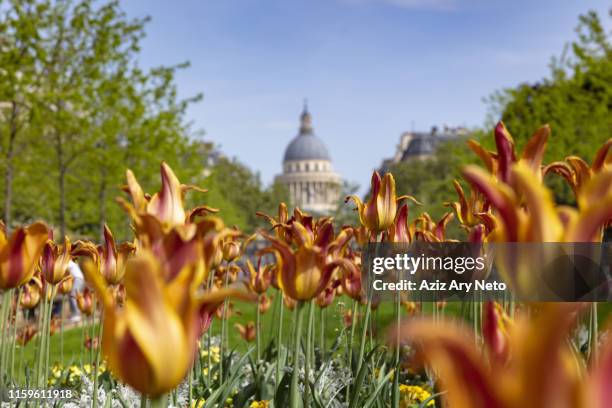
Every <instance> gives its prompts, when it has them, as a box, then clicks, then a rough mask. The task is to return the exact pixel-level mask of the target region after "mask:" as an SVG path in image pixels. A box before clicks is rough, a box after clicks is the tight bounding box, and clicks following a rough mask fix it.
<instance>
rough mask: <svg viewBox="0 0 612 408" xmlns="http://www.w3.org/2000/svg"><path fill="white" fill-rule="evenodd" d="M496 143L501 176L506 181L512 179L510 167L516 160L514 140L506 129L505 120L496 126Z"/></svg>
mask: <svg viewBox="0 0 612 408" xmlns="http://www.w3.org/2000/svg"><path fill="white" fill-rule="evenodd" d="M495 144H496V145H497V156H498V158H497V160H498V165H499V178H500V179H501V180H502V181H504V182H506V183H507V182H509V181H510V168H511V167H512V164H513V163H514V162H516V156H515V154H514V140H513V139H512V136H511V135H510V132H508V129H506V126H505V125H504V122H501V121H500V122H499V123H498V124H497V126H495Z"/></svg>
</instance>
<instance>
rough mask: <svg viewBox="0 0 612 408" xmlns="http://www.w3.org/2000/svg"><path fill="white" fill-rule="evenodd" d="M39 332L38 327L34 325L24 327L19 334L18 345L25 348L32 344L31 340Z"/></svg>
mask: <svg viewBox="0 0 612 408" xmlns="http://www.w3.org/2000/svg"><path fill="white" fill-rule="evenodd" d="M37 332H38V331H37V330H36V327H35V326H34V325H33V324H28V325H27V326H24V327H23V328H21V329H20V330H19V331H18V332H17V339H16V340H17V343H18V344H20V345H22V346H25V345H26V344H28V343H29V342H30V340H32V339H33V338H34V336H36V333H37Z"/></svg>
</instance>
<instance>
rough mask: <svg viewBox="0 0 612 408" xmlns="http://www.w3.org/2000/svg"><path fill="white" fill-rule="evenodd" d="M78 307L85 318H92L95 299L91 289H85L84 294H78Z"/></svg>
mask: <svg viewBox="0 0 612 408" xmlns="http://www.w3.org/2000/svg"><path fill="white" fill-rule="evenodd" d="M76 301H77V306H78V308H79V310H80V311H81V313H83V314H84V315H85V316H90V315H91V313H92V312H93V304H94V298H93V295H92V293H91V291H90V290H89V288H87V287H86V288H85V289H83V292H80V293H77V294H76Z"/></svg>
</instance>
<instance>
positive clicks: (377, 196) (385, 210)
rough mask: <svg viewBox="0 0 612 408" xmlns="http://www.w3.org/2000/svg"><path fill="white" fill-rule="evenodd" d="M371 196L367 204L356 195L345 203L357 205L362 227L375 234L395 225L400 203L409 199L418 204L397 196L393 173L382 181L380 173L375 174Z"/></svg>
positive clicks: (347, 198) (386, 175)
mask: <svg viewBox="0 0 612 408" xmlns="http://www.w3.org/2000/svg"><path fill="white" fill-rule="evenodd" d="M370 194H371V196H370V199H369V200H368V202H367V203H365V204H364V203H363V202H362V201H361V199H360V198H359V197H358V196H356V195H352V196H348V197H346V199H345V201H348V200H353V202H354V203H355V204H356V205H357V211H358V212H359V220H360V221H361V225H363V226H364V227H366V228H367V229H368V231H370V233H374V234H377V233H379V232H382V231H384V230H386V229H387V228H389V227H390V226H391V225H392V224H393V221H394V220H395V215H396V212H397V203H398V202H399V201H401V200H403V199H404V198H409V199H411V200H413V201H415V202H416V200H415V199H414V198H413V197H410V196H400V197H397V196H396V193H395V179H394V178H393V175H392V174H391V173H387V174H385V176H384V177H383V178H382V179H381V178H380V175H379V174H378V172H374V173H373V174H372V189H371V191H370Z"/></svg>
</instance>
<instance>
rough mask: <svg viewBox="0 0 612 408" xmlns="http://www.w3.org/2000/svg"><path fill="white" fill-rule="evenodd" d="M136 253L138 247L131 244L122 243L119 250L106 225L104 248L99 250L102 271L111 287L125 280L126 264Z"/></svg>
mask: <svg viewBox="0 0 612 408" xmlns="http://www.w3.org/2000/svg"><path fill="white" fill-rule="evenodd" d="M135 251H136V246H135V245H134V244H132V243H131V242H124V243H122V244H121V245H119V250H117V248H116V246H115V239H114V238H113V234H112V232H111V231H110V229H109V228H108V226H107V225H106V224H105V225H104V246H103V247H100V248H98V253H99V254H100V256H99V258H100V263H101V265H100V271H101V272H102V276H104V279H106V282H107V283H108V284H109V285H117V284H118V283H120V282H121V281H122V280H123V277H124V276H125V264H126V262H127V260H128V258H129V257H130V256H131V255H132V254H133V253H134V252H135Z"/></svg>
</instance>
